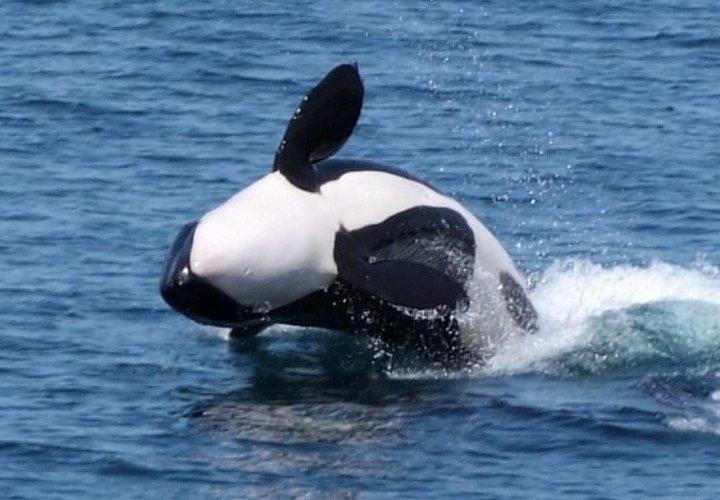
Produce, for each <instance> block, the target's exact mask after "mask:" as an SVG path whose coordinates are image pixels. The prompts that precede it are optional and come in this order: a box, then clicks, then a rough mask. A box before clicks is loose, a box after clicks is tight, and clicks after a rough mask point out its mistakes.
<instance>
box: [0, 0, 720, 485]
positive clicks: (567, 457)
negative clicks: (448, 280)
mask: <svg viewBox="0 0 720 500" xmlns="http://www.w3.org/2000/svg"><path fill="white" fill-rule="evenodd" d="M719 7H720V6H719V5H718V4H717V2H714V1H709V0H708V1H689V2H674V1H667V0H665V1H663V0H658V1H655V2H630V1H628V0H616V1H607V2H594V1H593V2H590V1H575V2H556V1H538V2H499V1H497V2H496V1H487V2H461V1H451V0H437V1H421V2H420V1H394V2H393V1H390V2H379V1H367V2H354V3H346V2H337V1H329V0H327V1H326V0H316V1H313V2H306V1H292V2H268V1H257V2H231V1H223V0H205V1H202V2H182V1H179V0H164V1H118V0H112V1H111V0H99V1H90V0H82V1H74V2H69V1H51V0H47V1H41V0H35V1H4V2H1V3H0V67H2V68H3V71H2V77H1V78H0V202H1V205H0V208H1V209H0V234H1V235H2V236H1V237H0V257H1V259H0V270H2V273H1V275H2V279H0V325H2V327H0V328H1V330H0V331H1V333H0V495H2V496H3V497H10V496H16V497H27V498H68V497H70V498H97V497H100V496H103V495H111V496H112V497H113V498H121V497H122V498H148V497H156V498H162V497H168V496H173V497H222V498H227V497H239V498H247V497H265V496H269V497H297V496H300V497H308V498H314V497H318V496H321V497H322V496H325V497H331V498H346V497H348V498H353V497H355V496H360V497H391V496H398V497H445V496H457V497H464V496H468V497H471V496H472V497H479V498H498V497H503V498H513V497H514V498H527V497H537V498H543V497H545V498H556V497H557V496H563V497H577V498H623V497H650V496H652V497H669V498H688V497H694V498H716V497H717V495H718V492H720V254H718V250H717V249H718V247H719V244H720V217H719V216H720V201H719V200H720V107H719V104H718V103H719V102H720V90H719V89H720V87H719V86H718V81H720V8H719ZM347 61H357V62H358V63H359V65H360V69H361V72H362V74H363V76H364V80H365V85H366V99H365V107H364V110H363V115H362V117H361V121H360V125H359V127H358V128H357V130H356V132H355V134H354V136H353V137H352V139H351V140H350V141H349V143H348V144H347V145H346V147H345V148H344V149H343V151H342V156H349V157H360V158H368V159H374V160H378V161H381V162H384V163H387V164H391V165H396V166H399V167H403V168H406V169H408V170H409V171H411V172H413V173H414V174H416V175H419V176H421V177H423V178H425V179H427V180H429V181H431V182H433V183H434V184H435V185H436V186H438V187H439V188H441V189H442V190H444V191H446V192H449V193H452V194H454V195H455V196H457V197H458V198H459V199H460V200H462V201H463V202H464V203H465V204H466V205H467V206H468V207H470V208H471V209H472V210H473V212H475V213H476V214H477V215H478V216H479V217H480V218H481V219H482V220H484V221H485V223H486V224H487V225H488V226H489V227H490V228H491V229H492V230H493V231H494V232H495V233H496V234H497V235H498V236H499V238H500V239H501V241H503V242H504V244H505V245H506V247H507V248H508V250H509V251H510V253H511V254H512V255H513V256H514V257H515V258H516V260H517V262H518V263H519V264H520V266H521V267H523V268H524V269H525V270H526V272H527V274H528V275H529V276H530V278H531V280H532V282H533V283H534V287H533V291H532V298H533V301H534V302H535V305H536V306H537V308H538V310H539V312H540V314H541V317H542V324H541V329H540V331H539V332H538V333H537V334H536V335H534V336H532V337H529V338H525V339H508V340H507V341H506V342H504V343H502V344H501V345H499V346H497V352H496V354H495V355H494V356H492V357H491V358H490V359H489V360H488V363H487V365H485V366H482V367H478V368H477V369H475V370H473V371H471V372H469V373H454V374H447V373H442V372H439V371H437V370H433V369H431V368H425V367H423V366H417V365H412V366H409V367H395V366H390V365H388V363H387V360H386V359H383V358H382V357H378V356H377V353H376V352H375V351H374V350H373V348H372V346H370V345H367V344H366V343H364V342H363V341H362V340H361V339H356V338H353V337H350V336H348V335H343V334H339V333H332V332H320V331H313V330H301V329H291V328H285V327H278V328H274V329H272V330H271V331H270V332H268V333H267V334H264V335H263V336H261V337H258V338H257V339H255V340H254V341H251V342H245V343H234V342H230V341H228V340H227V335H226V332H223V331H221V330H218V329H213V328H206V327H201V326H198V325H196V324H194V323H191V322H190V321H188V320H186V319H185V318H183V317H181V316H179V315H177V314H175V313H173V312H172V311H170V310H169V308H168V307H167V306H165V305H164V303H163V302H162V300H161V299H160V297H159V295H158V293H157V284H158V283H157V282H158V274H159V272H160V268H161V265H162V262H163V259H164V256H165V253H166V251H167V249H168V247H169V244H170V242H171V240H172V238H173V236H174V235H175V233H176V232H177V230H178V228H179V227H180V226H181V225H182V224H183V223H185V222H187V221H189V220H193V219H194V218H196V217H197V216H198V215H200V214H202V213H203V212H205V211H206V210H208V209H210V208H212V207H214V206H216V205H217V204H219V203H221V202H222V201H224V200H225V199H226V198H227V197H229V196H230V195H232V194H233V193H234V192H236V191H237V190H238V189H240V188H242V187H243V186H245V185H247V184H248V183H250V182H252V181H253V180H255V179H257V178H259V177H260V176H262V175H263V174H264V173H265V172H266V171H267V170H268V168H269V167H270V164H271V162H272V158H273V154H274V150H275V147H276V145H277V144H278V142H279V140H280V138H281V136H282V133H283V131H284V127H285V123H286V120H287V118H288V117H289V115H290V114H291V112H292V111H293V109H294V108H295V105H296V104H297V102H298V100H299V98H300V96H302V95H303V94H304V93H305V92H306V91H307V90H308V89H309V88H310V87H311V86H312V85H313V84H314V83H315V82H316V81H317V80H318V79H319V78H320V77H322V76H323V75H324V74H325V72H326V71H328V70H329V69H330V68H332V67H333V66H335V65H336V64H339V63H342V62H347Z"/></svg>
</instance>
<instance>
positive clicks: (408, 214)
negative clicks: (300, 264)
mask: <svg viewBox="0 0 720 500" xmlns="http://www.w3.org/2000/svg"><path fill="white" fill-rule="evenodd" d="M474 253H475V243H474V238H473V236H472V231H471V230H470V228H469V227H468V226H467V223H466V222H465V221H464V219H463V218H462V216H460V215H459V214H458V213H457V212H454V211H452V210H449V209H445V208H435V207H415V208H412V209H410V210H406V211H405V212H401V213H399V214H396V215H394V216H392V217H390V218H388V219H386V220H385V221H383V222H381V223H380V224H375V225H372V226H366V227H363V228H360V229H357V230H355V231H352V232H349V231H346V230H345V229H341V230H340V231H338V233H337V234H336V235H335V250H334V258H335V262H336V264H337V268H338V278H339V279H340V280H342V281H344V282H345V283H347V284H349V285H351V286H353V287H355V288H357V289H359V290H362V291H364V292H367V293H370V294H372V295H374V296H376V297H378V298H380V299H382V300H385V301H387V302H390V303H392V304H396V305H400V306H405V307H411V308H415V309H435V308H447V309H453V308H455V306H456V305H458V304H460V305H463V304H465V303H466V302H467V295H466V292H465V289H464V286H463V283H464V282H465V280H466V279H467V278H468V277H469V276H470V275H471V273H472V263H473V258H474Z"/></svg>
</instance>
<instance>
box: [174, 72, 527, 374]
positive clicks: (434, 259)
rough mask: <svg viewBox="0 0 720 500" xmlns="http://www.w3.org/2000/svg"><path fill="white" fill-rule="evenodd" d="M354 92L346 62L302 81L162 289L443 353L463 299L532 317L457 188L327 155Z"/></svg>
mask: <svg viewBox="0 0 720 500" xmlns="http://www.w3.org/2000/svg"><path fill="white" fill-rule="evenodd" d="M363 95H364V87H363V83H362V80H361V78H360V74H359V72H358V68H357V66H356V65H349V64H344V65H340V66H338V67H336V68H335V69H333V70H332V71H330V73H328V74H327V76H325V78H324V79H323V80H321V81H320V83H319V84H318V85H317V86H316V87H314V88H313V89H312V90H311V91H310V92H309V93H308V94H307V96H306V97H305V98H304V99H303V100H302V101H301V102H300V105H299V106H298V108H297V109H296V110H295V112H294V114H293V115H292V117H291V119H290V122H289V124H288V126H287V129H286V131H285V135H284V136H283V139H282V141H281V143H280V146H279V147H278V150H277V152H276V154H275V161H274V166H273V168H272V170H271V172H270V173H268V174H267V175H265V176H264V177H262V178H261V179H259V180H258V181H256V182H254V183H252V184H250V185H249V186H247V187H246V188H245V189H243V190H241V191H240V192H239V193H237V194H236V195H235V196H233V197H232V198H230V199H229V200H227V201H226V202H225V203H223V204H222V205H220V206H219V207H217V208H215V209H214V210H211V211H210V212H208V213H206V214H205V215H203V216H202V217H201V218H200V219H199V220H198V221H196V222H192V223H190V224H187V225H185V226H184V227H183V228H182V230H181V231H180V233H179V235H178V236H177V238H176V240H175V242H174V244H173V245H172V248H171V250H170V253H169V256H168V258H167V260H166V263H165V267H164V270H163V273H162V277H161V282H160V293H161V295H162V297H163V298H164V299H165V301H166V302H167V303H168V304H169V305H170V306H171V307H173V308H174V309H175V310H177V311H179V312H180V313H182V314H184V315H186V316H187V317H189V318H191V319H193V320H195V321H197V322H199V323H204V324H210V325H217V326H224V327H230V328H232V329H233V330H232V332H233V335H235V336H251V335H254V334H256V333H258V332H260V331H261V330H262V329H264V328H265V327H266V326H268V325H270V324H272V323H285V324H291V325H297V326H315V327H321V328H331V329H339V330H348V331H353V332H363V333H365V334H368V335H371V336H373V337H376V338H379V339H382V340H383V341H387V342H390V343H392V344H401V345H409V346H413V347H415V348H417V349H419V351H420V352H422V353H423V354H425V355H427V356H429V357H431V358H432V359H435V360H440V361H444V362H453V361H459V360H463V359H467V358H468V357H469V356H470V355H471V354H470V351H469V349H468V348H467V345H466V343H465V342H464V340H463V335H461V333H460V329H459V322H458V316H459V315H461V314H463V312H466V311H468V309H471V310H473V311H475V312H476V314H477V315H478V316H479V317H481V318H482V321H481V322H480V327H481V328H487V329H492V328H498V327H499V325H502V324H507V323H510V324H512V325H514V326H515V327H517V328H520V329H524V330H532V329H533V328H534V325H535V322H536V313H535V309H534V308H533V306H532V304H531V303H530V301H529V300H528V298H527V295H526V292H525V279H524V278H523V276H522V275H521V274H520V272H519V271H518V270H517V268H516V266H515V264H514V263H513V261H512V259H511V258H510V256H509V255H508V254H507V252H506V251H505V250H504V248H503V247H502V245H501V244H500V243H499V242H498V240H497V239H496V238H495V236H493V234H492V233H491V232H490V231H489V230H488V229H487V228H486V227H485V226H484V225H483V224H482V223H481V222H480V221H479V220H478V219H477V218H476V217H475V216H474V215H473V214H472V213H470V212H469V211H468V210H467V209H465V208H464V207H463V206H462V205H461V204H460V203H459V202H458V201H456V200H455V199H453V198H451V197H448V196H445V195H443V194H442V193H441V192H440V191H438V190H437V189H435V188H434V187H432V186H431V185H429V184H428V183H426V182H423V181H421V180H418V179H416V178H415V177H413V176H411V175H409V174H408V173H406V172H404V171H403V170H399V169H395V168H391V167H387V166H384V165H380V164H377V163H373V162H368V161H364V160H362V161H361V160H341V159H329V158H330V157H331V156H332V155H333V154H335V153H336V152H337V151H338V150H339V149H340V148H341V147H342V145H343V144H344V143H345V141H346V140H347V139H348V138H349V137H350V135H351V133H352V131H353V130H354V128H355V125H356V123H357V121H358V118H359V117H360V110H361V107H362V103H363ZM476 326H477V325H476Z"/></svg>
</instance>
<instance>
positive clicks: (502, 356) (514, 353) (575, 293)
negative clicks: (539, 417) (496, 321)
mask: <svg viewBox="0 0 720 500" xmlns="http://www.w3.org/2000/svg"><path fill="white" fill-rule="evenodd" d="M530 298H531V300H532V302H533V304H534V305H535V307H536V308H537V310H538V314H539V317H540V329H539V331H538V332H537V333H535V334H534V335H526V336H510V337H509V338H508V339H507V340H506V341H505V342H503V343H501V345H500V346H499V348H498V349H497V351H496V352H495V354H494V355H493V356H492V357H491V358H490V359H489V360H488V363H487V366H486V367H485V369H484V371H486V372H488V373H492V374H495V373H508V372H510V373H512V372H522V371H532V370H538V369H539V370H542V369H543V368H544V367H545V366H546V364H547V362H548V361H550V360H552V359H553V358H556V357H558V356H561V355H563V354H565V353H568V352H571V351H574V350H577V349H581V348H583V347H584V346H587V345H589V344H590V343H591V342H592V341H593V336H594V334H595V333H596V330H594V329H593V328H592V322H593V320H595V319H597V318H599V317H600V316H601V315H603V314H605V313H608V312H611V311H623V310H626V309H628V308H631V307H633V306H639V305H644V304H653V303H660V302H666V301H672V302H699V303H705V304H710V305H713V306H718V305H720V274H719V272H718V269H717V268H715V267H712V266H709V265H697V266H693V267H682V266H677V265H673V264H668V263H665V262H654V263H652V264H651V265H649V266H647V267H638V266H631V265H618V266H614V267H603V266H601V265H598V264H594V263H592V262H588V261H570V262H565V263H555V264H553V265H552V266H550V267H549V268H548V269H547V270H546V271H545V272H544V273H543V275H542V277H541V279H540V280H539V281H538V284H537V286H536V287H535V288H534V290H533V291H532V292H531V296H530ZM714 334H717V332H714Z"/></svg>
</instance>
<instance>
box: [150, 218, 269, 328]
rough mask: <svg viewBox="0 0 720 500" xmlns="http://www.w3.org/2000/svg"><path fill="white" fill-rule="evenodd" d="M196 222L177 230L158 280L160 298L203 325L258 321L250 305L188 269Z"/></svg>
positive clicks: (236, 325) (239, 325)
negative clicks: (241, 302) (230, 295)
mask: <svg viewBox="0 0 720 500" xmlns="http://www.w3.org/2000/svg"><path fill="white" fill-rule="evenodd" d="M197 225H198V223H197V222H192V223H190V224H186V225H185V226H183V228H182V229H181V230H180V233H179V234H178V236H177V238H176V239H175V243H173V245H172V248H171V249H170V254H169V255H168V258H167V261H166V262H165V268H164V270H163V274H162V277H161V278H160V295H161V296H162V298H163V299H164V300H165V302H167V304H168V305H169V306H170V307H172V308H173V309H175V310H176V311H177V312H179V313H181V314H183V315H185V316H187V317H188V318H190V319H192V320H194V321H197V322H198V323H203V324H206V325H213V326H223V327H230V328H234V327H242V326H243V325H244V324H252V323H253V322H257V321H259V320H261V319H262V318H263V317H264V315H263V314H260V313H255V312H253V311H252V308H250V307H249V306H243V305H240V304H238V303H237V302H235V301H234V300H233V299H232V298H231V297H229V296H228V295H227V294H225V293H224V292H223V291H222V290H218V289H217V288H216V287H214V286H212V285H211V284H210V283H208V282H207V281H205V280H204V279H203V278H201V277H199V276H197V275H196V274H195V273H194V272H193V271H192V269H191V268H190V251H191V249H192V242H193V236H194V235H195V228H196V227H197Z"/></svg>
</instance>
